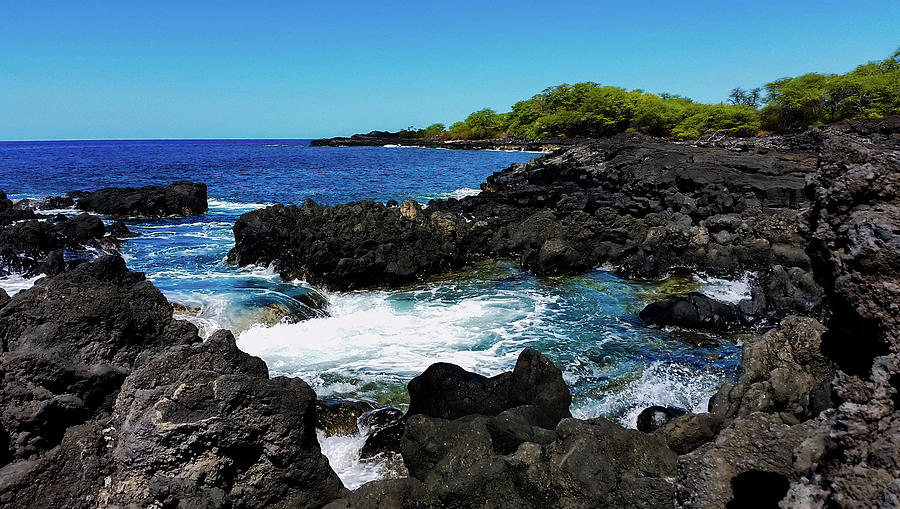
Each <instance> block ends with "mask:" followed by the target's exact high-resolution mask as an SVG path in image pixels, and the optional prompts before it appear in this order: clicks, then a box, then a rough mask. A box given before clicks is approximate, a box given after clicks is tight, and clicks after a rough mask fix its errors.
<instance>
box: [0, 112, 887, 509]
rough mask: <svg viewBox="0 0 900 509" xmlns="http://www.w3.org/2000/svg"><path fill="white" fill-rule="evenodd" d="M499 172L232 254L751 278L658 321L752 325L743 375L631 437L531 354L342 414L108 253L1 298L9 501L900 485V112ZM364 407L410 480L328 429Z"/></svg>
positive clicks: (325, 268) (411, 269) (326, 262)
mask: <svg viewBox="0 0 900 509" xmlns="http://www.w3.org/2000/svg"><path fill="white" fill-rule="evenodd" d="M482 188H483V192H482V193H481V194H479V195H477V196H473V197H467V198H464V199H462V200H453V199H450V200H446V201H433V202H430V203H429V204H427V207H423V206H421V205H419V204H417V203H415V202H412V201H406V202H404V203H403V204H399V205H398V204H380V203H374V202H355V203H350V204H346V205H339V206H336V207H323V206H320V205H317V204H315V203H313V202H311V201H307V203H305V204H304V205H303V206H301V207H296V206H289V207H285V206H283V205H276V206H272V207H267V208H264V209H260V210H257V211H254V212H250V213H247V214H244V215H243V216H242V217H241V218H240V219H239V220H238V221H237V223H236V224H235V227H234V233H235V248H234V249H233V251H232V253H231V254H230V259H231V260H232V261H233V262H235V263H238V264H240V265H248V264H265V265H268V264H270V263H271V264H274V266H275V267H276V269H277V270H278V271H279V272H280V273H281V274H282V276H283V277H286V278H295V277H303V278H305V279H307V280H308V281H310V282H312V283H314V284H317V285H320V286H323V287H327V288H337V289H353V288H361V287H389V286H393V285H401V284H407V283H409V282H414V281H417V280H419V278H422V277H424V276H427V275H429V274H438V273H440V272H443V271H446V270H448V269H453V268H457V267H461V266H464V265H466V264H468V263H471V262H474V261H478V260H481V259H486V258H492V257H511V258H515V259H518V260H519V261H520V262H521V264H522V266H523V267H525V268H526V269H528V270H531V271H533V272H535V273H537V274H542V275H553V274H565V273H578V272H584V271H586V270H590V269H593V268H594V267H596V266H598V265H600V264H608V265H610V266H614V267H615V268H616V270H617V271H618V272H620V273H621V274H624V275H627V276H630V277H639V278H640V277H643V278H650V277H658V276H660V275H661V274H666V273H670V272H672V271H677V270H700V271H704V272H706V273H709V274H715V275H720V276H730V277H734V276H736V275H741V274H743V273H745V272H747V271H750V272H753V273H754V274H755V276H754V278H753V280H752V283H753V297H752V299H747V300H745V301H742V302H740V303H738V304H737V305H734V306H724V305H723V304H722V303H716V302H715V301H711V300H710V299H708V298H705V297H704V296H702V295H685V296H681V297H676V298H674V299H671V300H670V301H664V302H660V303H656V304H653V305H651V306H653V307H652V308H650V307H649V306H648V310H645V311H646V314H645V313H642V315H645V316H642V318H644V319H645V320H647V321H648V322H652V323H656V324H659V325H667V324H676V325H679V326H682V327H691V328H713V329H716V330H742V331H753V332H754V334H753V335H751V336H749V337H748V338H747V339H746V340H745V342H744V349H743V371H742V374H741V375H740V377H739V378H738V379H737V380H736V381H734V382H733V383H727V384H725V385H724V386H723V387H721V388H720V389H719V391H718V392H717V394H716V395H715V396H714V397H713V398H712V399H711V401H710V405H709V409H708V412H706V413H697V414H692V413H684V414H683V415H680V414H682V412H680V411H678V409H666V408H663V407H653V408H650V409H648V411H647V412H646V414H645V416H644V417H643V418H642V419H641V420H640V422H641V423H642V424H641V430H630V429H625V428H623V427H621V426H619V425H618V424H615V423H612V422H610V421H608V420H606V419H602V418H598V419H589V420H579V419H573V418H572V417H571V414H569V410H568V407H569V403H570V401H571V395H570V394H569V390H568V387H567V386H566V383H565V381H564V380H563V379H562V374H561V372H560V370H559V369H558V368H557V367H556V366H554V365H553V364H552V363H551V362H550V361H549V360H547V359H546V358H545V357H544V356H543V355H541V354H540V353H539V352H537V351H534V350H532V349H530V348H526V349H525V350H524V351H523V352H522V353H521V354H520V357H519V359H518V362H517V364H516V367H515V369H514V370H513V371H512V372H509V373H504V374H501V375H498V376H495V377H492V378H486V377H483V376H481V375H479V374H477V373H470V372H467V371H465V370H463V369H462V368H460V367H458V366H454V365H450V364H436V365H433V366H431V367H430V368H429V369H428V370H426V372H424V373H423V374H422V375H420V376H418V377H416V378H415V379H414V380H413V381H411V382H410V384H409V393H410V406H409V410H408V411H407V412H406V414H403V415H401V414H400V413H399V412H396V411H382V414H383V415H379V416H377V417H373V416H372V413H371V411H372V410H371V409H369V408H368V407H366V408H362V407H360V408H358V409H352V408H350V407H347V406H345V407H342V408H343V410H341V413H340V414H337V413H334V412H337V407H334V408H328V407H327V406H324V405H322V404H321V403H320V404H317V402H316V398H315V393H314V392H313V391H312V389H310V388H309V386H308V385H307V384H306V383H305V382H303V381H302V380H299V379H296V378H284V377H276V378H270V377H269V375H268V370H267V369H266V366H265V364H264V363H263V361H261V360H260V359H258V358H255V357H252V356H249V355H247V354H245V353H243V352H241V351H240V350H239V349H237V347H236V346H235V343H234V338H233V337H232V336H231V334H230V333H229V332H227V331H220V332H218V333H216V334H214V335H213V336H212V337H210V338H209V339H208V340H206V341H201V340H200V338H199V336H198V335H197V329H196V327H194V326H193V325H191V324H189V323H187V322H184V321H179V320H174V319H173V317H172V306H171V304H169V303H168V302H167V301H166V299H165V298H164V297H163V296H162V294H161V293H160V292H159V291H158V290H157V289H156V288H154V287H153V285H152V284H150V283H149V282H148V281H146V280H145V279H144V278H143V276H142V275H141V274H137V273H133V272H130V271H128V269H127V268H126V267H125V264H124V262H123V261H122V260H121V259H120V258H118V257H115V256H107V257H102V258H100V259H97V260H95V261H93V262H90V263H73V264H72V266H67V267H65V268H64V270H61V271H59V272H58V273H57V274H56V275H54V276H52V277H48V278H44V279H42V280H39V281H38V282H37V283H36V284H35V286H34V287H33V288H32V289H30V290H27V291H23V292H21V293H19V294H17V295H15V296H14V297H13V298H12V299H9V298H8V297H7V298H2V297H3V296H2V295H0V375H2V385H0V400H2V401H3V409H4V410H3V412H2V413H0V439H2V440H0V445H2V444H3V443H5V444H7V447H6V448H3V447H0V505H11V504H15V505H22V506H26V505H35V506H47V505H49V506H66V507H127V506H140V507H143V506H158V507H179V506H180V507H262V506H267V507H268V506H271V507H322V506H327V507H329V508H332V509H336V508H347V507H358V508H369V507H404V508H405V507H409V508H413V507H473V506H478V507H541V508H544V507H585V508H587V507H648V508H650V507H654V508H656V507H673V508H674V507H683V508H689V507H690V508H724V507H729V508H736V507H778V506H779V505H778V504H781V505H780V506H781V507H820V508H825V507H896V506H897V505H898V504H900V455H898V454H897V453H896V451H897V450H898V446H897V441H898V440H900V412H898V409H900V407H898V404H900V397H898V396H897V394H898V389H900V357H898V354H900V322H898V318H897V317H898V315H900V313H898V312H900V309H898V306H900V194H898V193H900V117H891V118H885V119H880V120H866V121H851V122H846V123H843V124H838V125H831V126H827V127H823V128H817V129H813V130H810V131H808V132H806V133H803V134H798V135H791V136H773V137H766V138H759V139H753V140H740V141H729V142H726V143H721V144H720V145H719V146H690V145H683V144H675V143H670V142H667V141H663V140H655V139H645V138H640V137H637V136H626V135H623V136H617V137H614V138H610V139H607V140H595V141H591V142H587V143H583V144H579V145H576V146H572V147H569V148H564V149H561V150H558V151H556V152H554V153H552V154H549V155H547V156H545V157H543V158H540V159H536V160H534V161H532V162H530V163H528V164H524V165H514V166H513V167H511V168H509V169H507V170H504V171H502V172H499V173H497V174H495V175H493V176H491V177H490V178H489V179H488V180H487V182H485V183H484V184H483V185H482ZM10 210H14V209H12V208H11V207H6V208H4V206H3V202H0V213H4V211H6V212H5V213H8V214H13V215H15V214H17V213H18V212H9V211H10ZM101 225H102V224H101ZM4 231H5V230H4ZM10 238H12V237H10ZM47 256H49V255H47ZM351 406H352V405H351ZM375 411H376V412H377V411H378V409H375ZM357 416H365V419H369V421H367V422H373V421H375V420H377V421H378V423H377V425H373V426H370V427H371V429H373V430H375V431H384V430H388V431H384V433H381V437H380V439H378V440H375V438H376V436H378V434H377V433H376V434H372V435H371V436H370V441H371V442H373V443H372V445H371V447H370V449H371V452H372V453H373V454H387V453H391V452H394V453H397V454H399V455H400V456H401V457H402V458H403V462H404V464H405V466H406V468H407V470H408V473H409V476H408V477H404V478H400V479H391V480H383V481H376V482H371V483H368V484H365V485H363V486H362V487H361V488H359V489H358V490H356V491H354V492H350V491H348V490H346V489H344V488H343V486H342V485H341V482H340V480H339V479H338V478H337V476H336V475H335V473H334V472H333V471H332V470H331V468H330V467H329V466H328V462H327V460H326V459H325V457H324V456H323V455H322V454H321V451H320V449H319V444H318V442H317V441H316V431H315V429H316V426H317V422H318V423H320V424H319V425H321V426H331V425H332V424H327V423H328V422H334V421H335V420H338V421H341V420H343V421H344V422H347V421H349V422H351V423H352V424H354V425H355V424H356V423H355V421H356V418H357ZM332 418H333V419H332ZM360 418H361V419H362V418H363V417H360ZM329 419H331V420H329ZM376 442H377V443H376Z"/></svg>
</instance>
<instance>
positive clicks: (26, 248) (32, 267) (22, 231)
mask: <svg viewBox="0 0 900 509" xmlns="http://www.w3.org/2000/svg"><path fill="white" fill-rule="evenodd" d="M14 212H17V213H21V214H25V215H26V216H28V217H24V218H21V219H17V220H15V221H11V222H10V223H9V224H5V225H3V224H0V275H6V274H9V273H16V274H22V275H24V276H26V277H31V276H33V275H36V274H40V273H42V272H44V273H47V274H54V273H56V272H58V271H59V270H63V269H65V268H67V267H68V266H69V265H70V264H68V263H66V262H65V260H64V259H63V252H67V253H69V254H70V255H71V256H70V258H72V259H84V258H90V257H93V253H94V252H96V251H101V252H110V251H114V248H115V246H108V245H104V243H103V237H104V235H105V233H106V228H105V226H104V225H103V222H102V221H101V220H100V218H98V217H96V216H91V215H90V214H79V215H77V216H74V217H66V216H63V215H58V216H51V217H46V218H40V219H39V218H37V217H36V216H35V215H34V213H33V212H31V211H14ZM0 215H2V213H0ZM48 267H50V268H51V269H52V272H47V270H48Z"/></svg>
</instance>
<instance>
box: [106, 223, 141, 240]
mask: <svg viewBox="0 0 900 509" xmlns="http://www.w3.org/2000/svg"><path fill="white" fill-rule="evenodd" d="M106 230H107V231H108V232H109V234H110V235H112V236H113V237H115V238H117V239H127V238H129V237H136V236H137V234H136V233H132V231H131V230H129V229H128V225H126V224H125V223H123V222H122V221H116V222H114V223H112V224H111V225H109V226H108V227H107V229H106Z"/></svg>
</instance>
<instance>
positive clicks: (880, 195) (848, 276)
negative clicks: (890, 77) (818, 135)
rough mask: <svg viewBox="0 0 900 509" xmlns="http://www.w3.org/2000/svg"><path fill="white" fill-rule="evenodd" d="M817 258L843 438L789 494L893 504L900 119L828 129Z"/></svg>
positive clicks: (815, 214) (814, 190)
mask: <svg viewBox="0 0 900 509" xmlns="http://www.w3.org/2000/svg"><path fill="white" fill-rule="evenodd" d="M822 136H823V138H824V141H823V150H822V154H821V157H820V163H819V167H818V171H817V173H816V175H815V176H814V177H813V178H811V179H810V183H809V190H810V192H811V194H812V195H813V196H814V201H813V204H812V210H811V213H810V230H811V232H812V240H811V243H810V249H809V252H810V257H811V259H812V263H813V266H814V267H815V272H816V276H817V277H818V278H819V280H820V281H821V283H822V286H823V287H824V288H825V291H826V294H827V296H828V298H829V301H830V303H831V312H832V315H831V319H830V320H829V321H828V324H827V325H828V329H829V330H828V332H827V333H825V334H824V335H823V337H822V348H823V351H824V352H825V354H826V355H827V356H828V357H829V358H830V359H831V360H832V361H833V362H834V363H835V364H836V365H837V367H838V373H837V377H836V380H835V383H834V394H835V399H836V400H837V403H838V405H837V410H836V411H835V412H834V414H833V415H832V416H831V418H830V419H829V421H828V425H829V428H830V433H831V435H832V436H833V437H834V441H835V443H834V444H833V445H832V447H831V448H830V454H829V456H828V459H827V461H823V462H822V463H821V464H819V465H818V466H817V468H815V469H814V471H813V472H811V473H810V475H808V476H807V477H806V478H805V479H803V480H801V481H800V482H797V483H795V484H793V485H792V486H791V490H790V493H789V495H788V500H789V501H790V503H792V504H794V505H796V506H801V505H802V506H806V507H893V506H895V505H896V503H897V501H898V500H900V497H898V493H900V491H898V485H900V484H898V482H897V480H896V479H897V478H898V475H900V458H898V456H897V455H896V454H895V453H894V452H893V451H895V450H896V442H897V440H898V437H900V411H898V409H900V405H898V402H900V398H898V396H897V394H898V390H900V359H898V355H900V117H888V118H884V119H880V120H868V121H849V122H846V123H844V124H840V125H836V126H829V127H826V128H823V129H822Z"/></svg>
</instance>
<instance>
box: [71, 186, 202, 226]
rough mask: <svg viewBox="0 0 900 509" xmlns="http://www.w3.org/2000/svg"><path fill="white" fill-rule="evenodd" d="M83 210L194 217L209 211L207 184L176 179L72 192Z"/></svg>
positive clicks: (125, 215)
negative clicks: (164, 182) (151, 184)
mask: <svg viewBox="0 0 900 509" xmlns="http://www.w3.org/2000/svg"><path fill="white" fill-rule="evenodd" d="M69 196H73V197H75V199H76V204H75V206H76V207H77V208H79V209H81V210H85V211H89V212H97V213H99V214H104V215H107V216H112V217H116V218H121V219H129V218H156V217H168V216H192V215H197V214H203V213H204V212H206V210H207V208H208V207H209V204H208V202H207V198H206V184H202V183H194V182H174V183H172V184H170V185H168V186H166V187H161V186H145V187H140V188H133V187H122V188H119V187H110V188H106V189H100V190H98V191H91V192H78V193H69Z"/></svg>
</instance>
